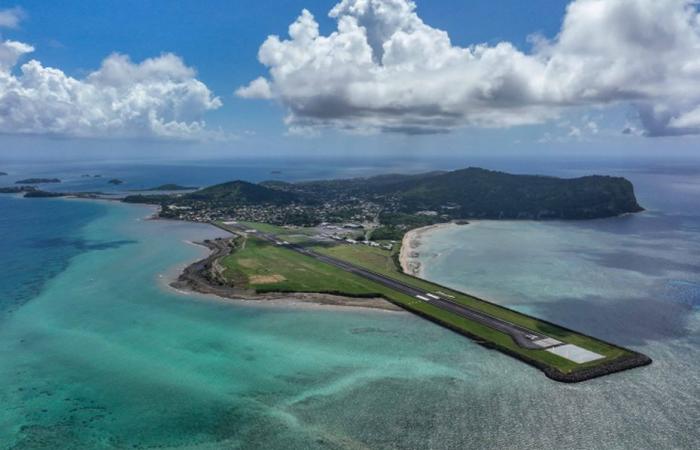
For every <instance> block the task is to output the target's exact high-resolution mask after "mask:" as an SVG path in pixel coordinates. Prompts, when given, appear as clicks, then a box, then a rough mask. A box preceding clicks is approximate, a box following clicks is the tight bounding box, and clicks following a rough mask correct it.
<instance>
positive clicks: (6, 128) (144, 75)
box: [0, 41, 221, 140]
mask: <svg viewBox="0 0 700 450" xmlns="http://www.w3.org/2000/svg"><path fill="white" fill-rule="evenodd" d="M33 50H34V49H33V48H32V47H31V46H29V45H27V44H23V43H20V42H15V41H4V42H2V41H0V133H8V134H41V135H53V136H69V137H96V138H155V139H162V138H165V139H185V140H189V139H201V138H204V137H207V134H208V131H207V130H206V128H205V123H204V121H203V119H202V118H203V115H204V113H205V112H207V111H209V110H213V109H217V108H219V107H220V106H221V101H220V100H219V99H218V98H217V97H214V96H213V95H212V93H211V91H210V90H209V89H208V88H207V86H206V85H205V84H204V83H202V82H201V81H199V80H198V79H197V78H196V74H195V71H194V69H192V68H190V67H188V66H186V65H185V64H184V63H183V61H182V60H181V59H180V58H179V57H178V56H176V55H173V54H163V55H161V56H159V57H157V58H150V59H146V60H144V61H142V62H140V63H134V62H132V61H131V60H130V59H129V57H128V56H125V55H120V54H113V55H111V56H109V57H108V58H106V59H105V60H104V61H103V62H102V65H101V67H100V68H99V69H98V70H96V71H94V72H92V73H90V74H89V75H88V76H86V77H85V78H83V79H76V78H73V77H70V76H68V75H66V74H65V73H64V72H62V71H61V70H59V69H55V68H50V67H44V66H43V65H42V64H41V63H40V62H39V61H36V60H31V61H29V62H27V63H25V64H23V65H22V66H21V67H19V68H18V67H17V62H18V60H19V58H20V57H21V56H22V55H24V54H27V53H31V52H32V51H33Z"/></svg>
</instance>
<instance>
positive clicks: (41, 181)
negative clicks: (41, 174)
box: [15, 178, 61, 184]
mask: <svg viewBox="0 0 700 450" xmlns="http://www.w3.org/2000/svg"><path fill="white" fill-rule="evenodd" d="M60 182H61V180H59V179H58V178H26V179H24V180H18V181H15V184H47V183H60Z"/></svg>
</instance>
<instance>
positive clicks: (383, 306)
mask: <svg viewBox="0 0 700 450" xmlns="http://www.w3.org/2000/svg"><path fill="white" fill-rule="evenodd" d="M230 242H231V240H230V239H226V238H220V239H214V240H206V241H204V242H194V243H195V244H197V245H202V246H205V247H207V248H208V249H209V250H211V253H210V254H209V256H207V257H206V258H205V259H202V260H199V261H196V262H194V263H192V264H190V265H189V266H187V267H186V268H185V269H184V270H183V271H182V273H181V274H180V275H179V276H178V278H177V280H175V281H173V282H172V283H170V286H171V287H172V288H174V289H177V290H179V291H190V292H196V293H199V294H209V295H215V296H217V297H220V298H222V299H231V300H244V301H267V302H272V301H280V300H286V301H290V300H291V301H297V302H302V303H310V304H316V305H325V306H344V307H352V308H370V309H379V310H386V311H403V309H402V308H400V307H398V306H396V305H394V304H393V303H391V302H388V301H387V300H385V299H383V298H378V297H362V296H357V297H351V296H348V295H347V294H344V295H340V294H339V293H333V292H320V293H319V292H308V293H307V292H304V293H299V292H290V293H286V292H279V293H265V294H260V293H257V292H255V291H254V290H251V289H242V288H236V287H233V286H230V285H227V284H225V283H224V282H223V280H222V279H221V278H220V273H221V271H223V268H221V267H220V266H219V265H218V260H219V259H220V258H222V257H224V256H226V255H228V254H229V253H230V252H231V249H232V247H231V244H230Z"/></svg>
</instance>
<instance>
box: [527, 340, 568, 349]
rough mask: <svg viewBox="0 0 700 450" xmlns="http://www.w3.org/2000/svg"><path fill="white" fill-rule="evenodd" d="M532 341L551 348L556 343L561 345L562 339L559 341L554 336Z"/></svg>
mask: <svg viewBox="0 0 700 450" xmlns="http://www.w3.org/2000/svg"><path fill="white" fill-rule="evenodd" d="M532 343H533V344H535V345H537V346H538V347H542V348H549V347H554V346H555V345H560V344H561V341H557V340H556V339H554V338H545V339H540V340H537V341H532Z"/></svg>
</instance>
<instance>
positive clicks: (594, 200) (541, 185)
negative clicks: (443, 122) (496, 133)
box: [264, 167, 643, 219]
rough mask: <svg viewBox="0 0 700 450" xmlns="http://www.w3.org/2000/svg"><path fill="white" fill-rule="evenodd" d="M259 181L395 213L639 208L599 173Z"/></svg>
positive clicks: (527, 213)
mask: <svg viewBox="0 0 700 450" xmlns="http://www.w3.org/2000/svg"><path fill="white" fill-rule="evenodd" d="M264 184H265V185H266V186H268V187H270V188H272V189H276V190H283V191H286V192H292V193H294V194H296V195H298V196H300V197H301V198H304V199H310V200H315V201H328V200H330V199H334V198H348V197H357V198H361V199H363V200H366V201H373V202H377V203H380V204H392V205H397V206H396V211H397V212H400V213H406V214H415V213H416V212H421V211H432V212H434V213H437V214H439V215H441V216H443V217H444V216H448V217H449V218H451V219H470V218H482V219H593V218H600V217H611V216H616V215H619V214H623V213H632V212H639V211H642V210H643V209H642V208H641V207H640V206H639V204H638V203H637V199H636V197H635V195H634V187H633V186H632V183H630V182H629V181H628V180H626V179H624V178H621V177H609V176H599V175H593V176H587V177H582V178H571V179H567V178H556V177H549V176H539V175H512V174H507V173H503V172H496V171H491V170H485V169H479V168H474V167H471V168H467V169H461V170H455V171H452V172H429V173H423V174H417V175H380V176H376V177H369V178H355V179H347V180H330V181H314V182H304V183H282V182H267V183H264Z"/></svg>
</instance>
